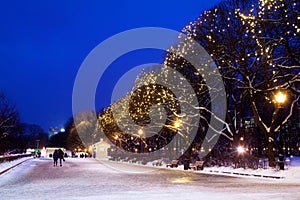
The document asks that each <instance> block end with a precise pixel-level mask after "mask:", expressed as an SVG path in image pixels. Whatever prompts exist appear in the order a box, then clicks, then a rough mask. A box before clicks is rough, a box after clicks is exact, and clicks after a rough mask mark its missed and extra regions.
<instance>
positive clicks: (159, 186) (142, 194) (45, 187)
mask: <svg viewBox="0 0 300 200" xmlns="http://www.w3.org/2000/svg"><path fill="white" fill-rule="evenodd" d="M294 169H297V167H295V168H294ZM291 170H293V168H292V167H290V169H289V170H286V174H285V175H287V174H290V175H291V172H292V171H291ZM294 172H296V171H294ZM298 172H299V171H298ZM280 173H281V172H280ZM296 175H297V176H298V177H299V173H298V174H296ZM0 187H1V190H0V197H1V198H0V199H5V200H6V199H8V200H10V199H12V200H19V199H20V200H21V199H22V200H23V199H24V200H27V199H28V200H29V199H32V200H35V199H39V200H40V199H59V200H60V199H72V200H73V199H75V200H77V199H78V200H88V199H89V200H90V199H95V200H96V199H100V200H102V199H103V200H106V199H111V200H117V199H118V200H119V199H143V200H148V199H160V200H179V199H180V200H184V199H195V200H196V199H207V200H209V199H222V200H224V199H233V200H235V199H243V200H245V199H259V200H261V199H289V200H290V199H295V200H296V199H299V197H300V191H299V188H300V182H299V179H298V180H297V179H295V177H294V179H292V178H291V179H290V178H288V177H287V178H285V179H279V180H275V179H263V178H240V177H239V178H238V177H232V176H221V175H212V174H208V172H193V171H188V172H187V171H183V170H181V169H180V168H179V169H165V168H153V167H147V166H140V165H131V164H127V163H117V162H112V161H97V160H94V159H85V158H83V159H80V158H69V159H67V160H66V162H65V163H63V167H54V166H53V165H52V160H50V159H44V158H41V159H31V160H28V161H26V162H24V163H22V164H20V165H19V166H17V167H15V168H13V169H11V170H9V171H8V172H6V173H3V174H2V175H0Z"/></svg>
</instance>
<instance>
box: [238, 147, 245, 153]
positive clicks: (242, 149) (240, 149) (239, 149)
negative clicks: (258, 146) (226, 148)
mask: <svg viewBox="0 0 300 200" xmlns="http://www.w3.org/2000/svg"><path fill="white" fill-rule="evenodd" d="M237 152H238V153H245V148H244V147H242V146H239V147H238V148H237Z"/></svg>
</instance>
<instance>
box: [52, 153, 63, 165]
mask: <svg viewBox="0 0 300 200" xmlns="http://www.w3.org/2000/svg"><path fill="white" fill-rule="evenodd" d="M58 159H59V164H60V166H61V167H62V161H65V159H64V152H63V150H61V149H58V150H57V149H55V151H54V153H53V161H54V163H53V166H54V167H55V166H57V162H58Z"/></svg>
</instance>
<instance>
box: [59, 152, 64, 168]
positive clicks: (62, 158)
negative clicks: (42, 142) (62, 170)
mask: <svg viewBox="0 0 300 200" xmlns="http://www.w3.org/2000/svg"><path fill="white" fill-rule="evenodd" d="M58 158H59V164H60V166H61V167H62V161H63V160H64V152H63V150H61V149H58Z"/></svg>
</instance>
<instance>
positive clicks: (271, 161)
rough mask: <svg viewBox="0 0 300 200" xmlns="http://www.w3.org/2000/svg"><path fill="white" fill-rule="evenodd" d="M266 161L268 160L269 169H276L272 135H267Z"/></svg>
mask: <svg viewBox="0 0 300 200" xmlns="http://www.w3.org/2000/svg"><path fill="white" fill-rule="evenodd" d="M271 138H272V139H271ZM268 159H269V167H276V160H275V152H274V133H269V138H268Z"/></svg>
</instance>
